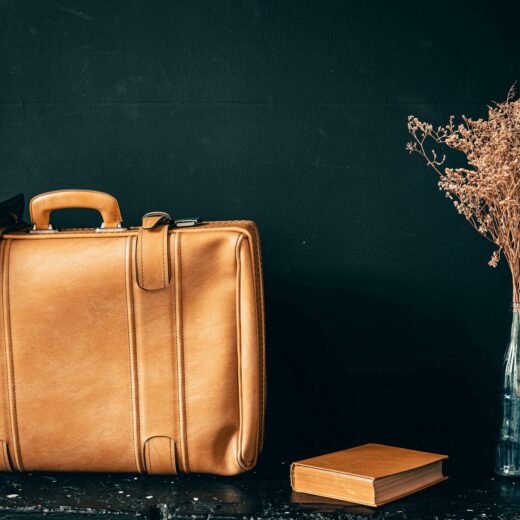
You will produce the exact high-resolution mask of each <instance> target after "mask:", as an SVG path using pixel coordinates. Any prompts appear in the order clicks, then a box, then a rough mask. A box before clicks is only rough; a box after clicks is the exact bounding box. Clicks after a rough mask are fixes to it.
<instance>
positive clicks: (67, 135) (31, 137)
mask: <svg viewBox="0 0 520 520" xmlns="http://www.w3.org/2000/svg"><path fill="white" fill-rule="evenodd" d="M0 7H1V9H0V103H1V104H0V111H1V112H0V129H1V130H0V131H1V134H0V136H1V145H0V166H1V173H0V175H1V177H0V179H1V184H0V197H2V198H6V197H8V196H11V195H13V194H15V193H17V192H19V191H23V192H25V194H26V195H27V196H28V197H29V196H33V195H35V194H37V193H40V192H43V191H47V190H52V189H58V188H69V187H78V188H92V189H98V190H103V191H107V192H110V193H112V194H114V195H115V196H116V197H117V198H118V199H119V200H120V203H121V207H122V210H123V215H124V217H125V221H126V222H127V223H128V224H136V223H137V222H138V221H139V219H140V216H141V215H142V214H143V213H145V212H146V211H150V210H166V211H170V212H171V213H172V214H173V215H174V216H175V217H177V218H179V217H185V216H192V215H200V216H203V217H205V218H206V219H228V218H251V219H254V220H256V221H257V222H258V224H259V226H260V230H261V232H262V236H263V250H264V262H265V264H264V265H265V288H266V297H267V298H266V305H267V318H268V320H267V327H268V329H267V332H268V336H267V337H268V343H267V347H268V368H269V400H268V423H267V436H266V449H265V454H264V458H263V461H262V463H263V464H269V463H270V462H272V461H275V460H279V459H285V460H291V459H292V458H293V457H301V456H310V455H314V454H318V453H320V452H325V451H328V450H332V449H340V448H344V447H348V446H350V445H352V444H354V443H360V442H366V441H380V442H387V443H393V444H396V445H401V446H408V447H417V448H423V449H428V450H432V451H434V450H438V451H441V452H446V453H448V454H450V456H451V458H452V461H453V463H454V464H455V465H460V466H464V465H468V464H471V467H474V468H475V469H481V470H488V469H490V468H491V464H492V454H493V446H494V441H495V436H496V429H497V423H498V420H499V415H500V410H499V401H498V395H499V392H500V370H501V359H502V354H503V351H504V348H505V345H506V342H507V339H508V327H509V322H510V315H509V314H510V311H509V302H510V284H509V275H508V271H507V268H506V265H505V264H504V265H500V267H499V268H498V269H497V270H496V271H493V270H492V269H491V268H489V267H488V266H487V265H486V263H487V260H488V257H489V256H490V254H491V248H490V246H489V244H488V243H486V242H485V241H484V240H483V239H482V238H480V237H479V236H477V234H476V233H475V232H473V231H472V230H471V228H470V227H469V226H468V225H467V224H466V223H465V222H464V221H463V220H462V219H461V218H460V217H459V216H458V215H457V214H456V212H455V211H454V210H453V208H452V207H451V206H450V203H449V202H448V201H447V200H446V199H444V198H443V197H442V196H441V194H440V193H439V192H438V190H437V189H436V179H435V177H434V174H433V172H430V171H427V170H426V166H425V165H424V164H423V162H421V160H420V159H419V158H418V157H412V158H410V157H408V155H407V154H406V153H405V151H404V145H405V143H406V141H407V139H408V137H407V131H406V117H407V115H408V114H410V113H413V114H416V115H418V116H420V117H421V118H424V119H426V120H428V121H431V122H433V123H442V122H444V120H446V118H447V117H448V116H449V114H451V113H454V114H461V113H464V114H466V115H470V116H482V115H485V110H486V104H487V103H488V102H490V100H502V99H503V98H504V97H505V95H506V93H507V90H508V89H509V87H510V86H511V84H512V83H513V82H514V81H515V80H516V79H520V78H519V76H520V55H519V52H518V16H519V15H520V11H519V9H518V5H517V4H516V2H509V3H503V4H501V3H497V2H493V3H492V2H488V3H487V5H486V3H480V2H466V1H462V2H449V3H443V2H410V3H408V2H383V1H381V2H374V1H356V2H354V1H319V0H316V1H307V2H303V1H279V2H274V1H264V0H263V1H260V0H259V1H252V0H249V1H220V0H218V1H188V0H186V1H144V0H143V1H123V0H119V1H113V0H110V1H78V0H55V1H50V0H41V1H14V0H12V1H7V0H1V1H0ZM57 220H58V223H60V224H62V225H83V224H89V225H95V224H97V220H98V219H97V217H96V216H95V215H94V214H92V213H89V212H85V211H84V212H79V211H78V212H75V213H74V212H69V213H66V214H65V213H61V214H60V215H58V219H57ZM36 347H37V346H35V348H36ZM210 348H211V345H208V349H210Z"/></svg>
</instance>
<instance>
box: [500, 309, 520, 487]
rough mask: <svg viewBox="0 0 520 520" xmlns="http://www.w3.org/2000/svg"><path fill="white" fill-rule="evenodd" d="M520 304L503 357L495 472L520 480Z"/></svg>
mask: <svg viewBox="0 0 520 520" xmlns="http://www.w3.org/2000/svg"><path fill="white" fill-rule="evenodd" d="M519 334H520V304H513V321H512V323H511V339H510V340H509V346H508V348H507V351H506V354H505V357H504V379H503V387H502V409H503V417H502V426H501V428H500V437H499V439H498V444H497V452H496V465H495V472H496V473H497V474H498V475H502V476H504V477H520V349H519V342H520V337H519Z"/></svg>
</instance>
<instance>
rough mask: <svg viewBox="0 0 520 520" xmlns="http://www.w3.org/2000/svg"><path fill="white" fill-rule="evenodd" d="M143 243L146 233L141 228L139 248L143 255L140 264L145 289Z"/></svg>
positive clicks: (142, 285) (142, 283)
mask: <svg viewBox="0 0 520 520" xmlns="http://www.w3.org/2000/svg"><path fill="white" fill-rule="evenodd" d="M143 242H144V231H143V229H142V228H141V229H140V230H139V248H140V251H141V254H140V264H141V273H140V274H141V276H140V278H141V287H142V288H143V289H144V260H143Z"/></svg>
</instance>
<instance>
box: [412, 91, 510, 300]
mask: <svg viewBox="0 0 520 520" xmlns="http://www.w3.org/2000/svg"><path fill="white" fill-rule="evenodd" d="M514 97H515V90H514V85H513V87H511V89H510V90H509V93H508V95H507V98H506V100H505V101H503V102H501V103H494V104H493V105H492V106H489V107H488V117H487V119H476V120H474V119H471V118H468V117H466V116H462V122H461V123H459V124H458V125H456V124H455V123H454V116H451V117H450V119H449V122H448V124H447V125H445V126H439V127H437V128H434V127H433V126H432V125H430V124H428V123H424V122H422V121H419V119H417V118H416V117H415V116H409V117H408V131H409V132H410V134H411V135H412V136H413V138H414V141H413V142H410V143H408V144H407V145H406V149H407V150H408V151H409V152H410V154H412V153H417V154H419V155H421V156H422V157H424V159H425V160H426V164H427V165H428V166H430V167H431V168H433V170H435V172H436V173H437V174H438V176H439V183H438V185H439V189H440V190H441V191H443V192H444V193H445V195H446V197H448V198H449V199H450V200H452V201H453V204H454V206H455V208H456V209H457V211H458V212H459V213H460V214H461V215H463V216H464V217H465V218H466V220H467V221H468V222H469V223H470V225H471V226H473V227H474V228H475V229H476V230H477V231H478V232H479V233H480V234H481V235H482V236H483V237H485V238H486V239H488V240H489V241H490V242H492V243H493V244H494V245H495V246H496V249H495V251H493V254H492V255H491V259H490V260H489V265H490V266H492V267H496V266H497V265H498V262H499V260H500V256H501V255H502V254H503V255H504V257H505V258H506V260H507V263H508V265H509V269H510V271H511V277H512V285H513V303H514V305H516V306H517V307H519V308H520V100H518V99H517V100H514ZM429 141H433V143H434V146H435V144H437V145H440V146H446V147H448V148H450V149H452V150H456V151H459V152H462V153H463V154H464V155H465V156H466V160H467V167H465V168H449V167H446V166H445V163H446V156H445V155H442V157H441V156H439V155H438V153H437V151H436V150H435V149H431V150H429V149H427V146H426V145H427V143H428V142H429Z"/></svg>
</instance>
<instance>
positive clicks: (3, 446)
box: [2, 441, 9, 471]
mask: <svg viewBox="0 0 520 520" xmlns="http://www.w3.org/2000/svg"><path fill="white" fill-rule="evenodd" d="M2 460H3V462H4V469H5V470H6V471H7V470H8V469H9V466H8V465H7V459H6V456H5V442H3V441H2Z"/></svg>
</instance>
